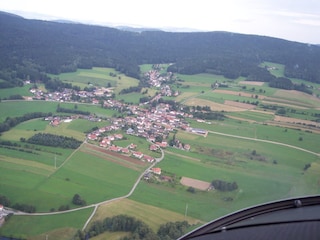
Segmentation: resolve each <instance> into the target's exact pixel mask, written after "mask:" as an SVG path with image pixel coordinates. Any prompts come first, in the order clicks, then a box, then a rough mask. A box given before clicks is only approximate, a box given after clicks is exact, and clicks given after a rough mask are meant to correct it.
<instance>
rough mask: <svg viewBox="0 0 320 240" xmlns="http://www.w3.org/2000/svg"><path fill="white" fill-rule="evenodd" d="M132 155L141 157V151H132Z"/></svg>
mask: <svg viewBox="0 0 320 240" xmlns="http://www.w3.org/2000/svg"><path fill="white" fill-rule="evenodd" d="M132 155H133V156H134V157H136V158H139V159H141V158H142V157H143V153H142V152H132Z"/></svg>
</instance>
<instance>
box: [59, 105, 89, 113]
mask: <svg viewBox="0 0 320 240" xmlns="http://www.w3.org/2000/svg"><path fill="white" fill-rule="evenodd" d="M75 106H77V105H75ZM57 112H63V113H71V114H80V115H86V116H89V115H90V112H88V111H81V110H78V109H77V107H75V109H71V108H63V107H60V105H58V107H57Z"/></svg>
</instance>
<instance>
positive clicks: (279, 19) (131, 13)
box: [0, 0, 320, 44]
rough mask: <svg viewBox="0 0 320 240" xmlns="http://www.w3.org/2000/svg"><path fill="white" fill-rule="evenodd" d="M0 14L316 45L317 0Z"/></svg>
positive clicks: (87, 0) (170, 1) (51, 3)
mask: <svg viewBox="0 0 320 240" xmlns="http://www.w3.org/2000/svg"><path fill="white" fill-rule="evenodd" d="M0 10H1V11H6V12H11V13H16V14H18V15H21V16H23V17H25V18H33V19H42V20H56V19H59V20H61V19H64V20H71V21H76V22H82V23H89V24H98V25H106V26H111V27H115V26H132V27H149V28H160V29H166V30H170V29H171V30H176V31H181V30H185V31H186V30H188V31H191V30H198V31H228V32H235V33H245V34H256V35H263V36H270V37H277V38H283V39H286V40H291V41H297V42H302V43H311V44H320V1H319V0H219V1H218V0H159V1H152V0H113V1H107V0H105V1H104V0H10V1H9V0H8V1H4V0H3V1H0Z"/></svg>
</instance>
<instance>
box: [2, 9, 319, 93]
mask: <svg viewBox="0 0 320 240" xmlns="http://www.w3.org/2000/svg"><path fill="white" fill-rule="evenodd" d="M0 31H1V34H0V79H2V80H4V81H0V88H4V87H12V86H19V85H21V84H22V81H21V80H25V79H27V78H29V79H30V80H42V81H44V82H45V81H47V80H48V77H47V76H46V73H54V74H59V73H61V72H71V71H75V70H76V69H77V68H91V67H93V66H96V67H113V68H116V69H117V70H119V71H121V72H123V73H125V74H127V75H128V76H132V77H136V78H140V72H139V67H138V65H139V64H144V63H174V64H173V65H172V66H171V67H170V68H169V69H168V70H169V71H172V72H179V73H184V74H195V73H200V72H211V73H215V74H221V75H224V76H225V77H228V78H231V79H234V78H237V77H239V76H244V77H246V78H248V80H260V81H271V80H272V79H270V77H271V75H270V74H269V72H268V71H267V70H266V69H263V68H260V67H258V65H259V64H260V63H261V62H263V61H270V62H276V63H280V64H284V65H285V76H287V77H295V78H301V79H304V80H307V81H311V82H317V83H320V68H319V66H320V47H319V46H317V45H308V44H303V43H297V42H291V41H286V40H282V39H277V38H271V37H264V36H254V35H244V34H235V33H229V32H192V33H172V32H163V31H144V32H141V33H139V32H130V31H123V30H118V29H114V28H109V27H101V26H92V25H84V24H74V23H57V22H50V21H40V20H26V19H24V18H22V17H19V16H16V15H12V14H8V13H4V12H0Z"/></svg>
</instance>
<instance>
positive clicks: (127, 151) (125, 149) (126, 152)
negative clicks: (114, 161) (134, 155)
mask: <svg viewBox="0 0 320 240" xmlns="http://www.w3.org/2000/svg"><path fill="white" fill-rule="evenodd" d="M121 152H122V153H125V154H129V153H130V151H129V149H128V148H122V149H121Z"/></svg>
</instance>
